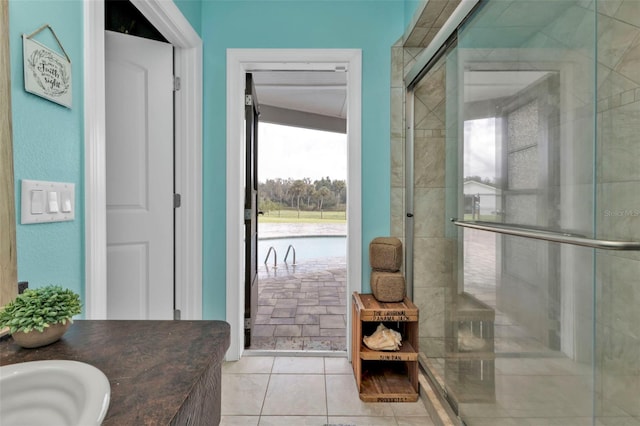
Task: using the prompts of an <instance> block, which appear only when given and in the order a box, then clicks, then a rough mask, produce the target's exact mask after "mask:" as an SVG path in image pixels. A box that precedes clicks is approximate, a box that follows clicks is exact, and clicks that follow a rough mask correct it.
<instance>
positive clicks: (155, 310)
mask: <svg viewBox="0 0 640 426" xmlns="http://www.w3.org/2000/svg"><path fill="white" fill-rule="evenodd" d="M105 67H106V158H107V161H106V164H107V166H106V178H107V179H106V187H107V188H106V196H107V318H109V319H172V318H173V306H174V285H173V283H174V272H173V267H174V263H173V247H174V243H173V237H174V232H173V48H172V46H171V45H170V44H167V43H161V42H157V41H153V40H148V39H143V38H139V37H133V36H128V35H124V34H119V33H114V32H110V31H106V34H105Z"/></svg>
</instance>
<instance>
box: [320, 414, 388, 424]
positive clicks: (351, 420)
mask: <svg viewBox="0 0 640 426" xmlns="http://www.w3.org/2000/svg"><path fill="white" fill-rule="evenodd" d="M329 425H340V426H343V425H344V426H397V423H396V419H395V418H394V417H371V416H348V417H332V416H329Z"/></svg>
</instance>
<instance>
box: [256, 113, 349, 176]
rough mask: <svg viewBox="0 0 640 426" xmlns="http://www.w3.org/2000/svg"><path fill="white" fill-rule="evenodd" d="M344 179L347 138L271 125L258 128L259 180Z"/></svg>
mask: <svg viewBox="0 0 640 426" xmlns="http://www.w3.org/2000/svg"><path fill="white" fill-rule="evenodd" d="M327 176H329V177H330V178H331V180H336V179H339V180H346V179H347V135H346V134H342V133H331V132H323V131H320V130H309V129H301V128H297V127H289V126H281V125H277V124H271V123H260V124H259V126H258V180H259V181H260V182H265V181H266V180H267V179H275V178H283V179H287V178H292V179H302V178H311V181H312V182H313V181H314V180H319V179H321V178H323V177H327Z"/></svg>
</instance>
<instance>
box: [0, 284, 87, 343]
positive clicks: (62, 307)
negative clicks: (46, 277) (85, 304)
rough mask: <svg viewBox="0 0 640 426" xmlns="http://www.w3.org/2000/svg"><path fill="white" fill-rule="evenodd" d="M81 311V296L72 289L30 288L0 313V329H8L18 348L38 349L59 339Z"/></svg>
mask: <svg viewBox="0 0 640 426" xmlns="http://www.w3.org/2000/svg"><path fill="white" fill-rule="evenodd" d="M80 312H81V305H80V296H79V295H78V294H76V293H74V292H73V291H71V290H69V289H63V288H62V287H60V286H55V285H48V286H45V287H40V288H35V289H27V290H25V291H24V292H23V293H22V294H20V295H18V297H16V299H15V300H13V301H12V302H9V303H8V304H7V305H5V306H4V308H3V309H2V310H1V311H0V328H3V327H9V331H10V332H11V335H12V337H13V340H14V341H15V342H16V343H17V344H18V345H20V346H22V347H24V348H37V347H39V346H45V345H48V344H50V343H53V342H55V341H57V340H58V339H60V338H61V337H62V335H63V334H64V333H65V332H66V331H67V328H69V325H70V324H71V323H72V322H73V320H72V318H73V316H74V315H77V314H79V313H80Z"/></svg>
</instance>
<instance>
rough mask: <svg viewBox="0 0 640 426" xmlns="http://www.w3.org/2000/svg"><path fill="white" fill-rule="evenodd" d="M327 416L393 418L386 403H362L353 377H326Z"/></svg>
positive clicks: (332, 375)
mask: <svg viewBox="0 0 640 426" xmlns="http://www.w3.org/2000/svg"><path fill="white" fill-rule="evenodd" d="M325 379H326V381H327V409H328V412H329V416H330V417H332V416H391V417H392V416H393V410H392V409H391V406H390V405H389V404H388V403H386V402H375V403H373V402H370V403H366V402H362V401H361V400H360V397H359V395H358V389H357V388H356V379H355V378H354V377H353V375H347V374H340V375H334V374H331V375H329V374H328V375H326V376H325Z"/></svg>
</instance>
